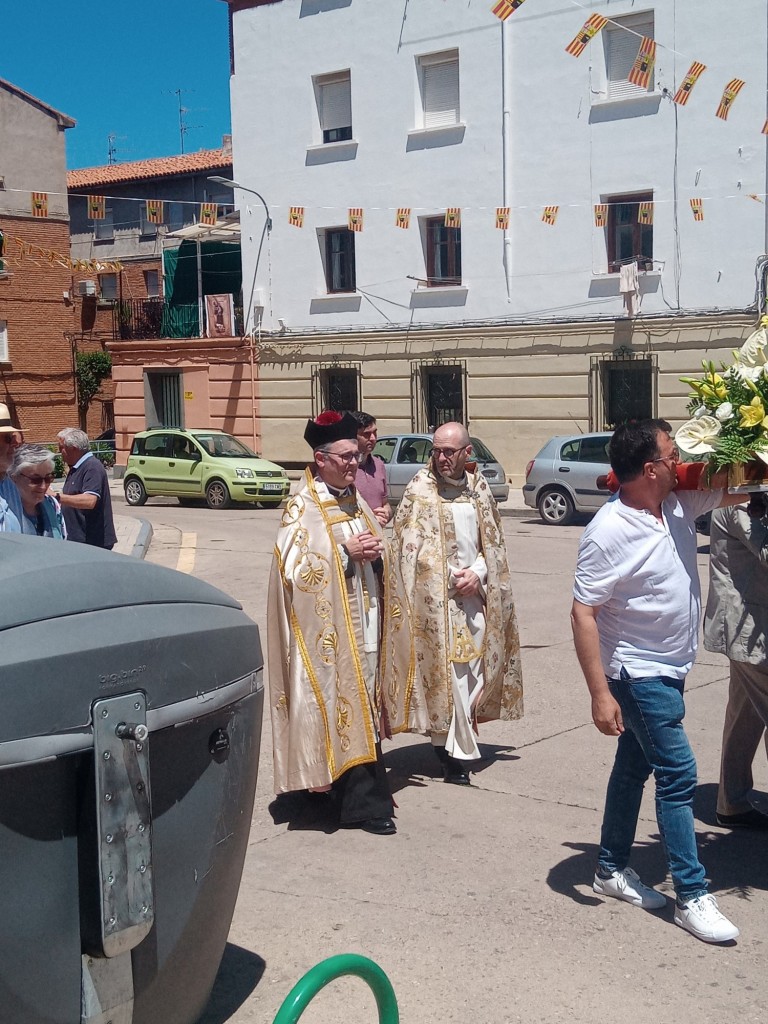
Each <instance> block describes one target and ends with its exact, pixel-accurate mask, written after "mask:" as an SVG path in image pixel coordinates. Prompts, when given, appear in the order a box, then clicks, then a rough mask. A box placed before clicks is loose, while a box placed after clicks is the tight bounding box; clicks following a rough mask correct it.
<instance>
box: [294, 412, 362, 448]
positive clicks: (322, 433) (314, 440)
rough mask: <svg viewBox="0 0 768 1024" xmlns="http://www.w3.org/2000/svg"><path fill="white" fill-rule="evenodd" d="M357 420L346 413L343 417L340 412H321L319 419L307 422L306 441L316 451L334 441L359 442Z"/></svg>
mask: <svg viewBox="0 0 768 1024" xmlns="http://www.w3.org/2000/svg"><path fill="white" fill-rule="evenodd" d="M357 430H358V425H357V420H356V419H355V417H354V416H350V414H349V413H348V412H345V413H344V415H343V416H342V415H341V413H339V412H334V411H333V410H332V409H327V410H326V411H325V412H321V413H320V415H319V416H318V417H317V419H314V420H307V429H306V430H305V431H304V440H305V441H306V442H307V444H309V445H310V446H311V448H312V451H316V450H317V449H318V448H324V447H325V445H327V444H333V442H334V441H351V440H353V439H354V440H355V441H356V440H357Z"/></svg>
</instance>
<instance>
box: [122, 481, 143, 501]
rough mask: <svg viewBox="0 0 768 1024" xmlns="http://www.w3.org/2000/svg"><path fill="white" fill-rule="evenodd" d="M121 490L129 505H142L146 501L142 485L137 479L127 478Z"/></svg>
mask: <svg viewBox="0 0 768 1024" xmlns="http://www.w3.org/2000/svg"><path fill="white" fill-rule="evenodd" d="M123 490H124V492H125V500H126V502H127V503H128V504H129V505H143V504H144V502H145V501H146V500H147V492H146V491H145V490H144V484H143V483H142V482H141V480H139V479H138V477H135V476H131V477H128V479H127V480H126V481H125V484H124V485H123Z"/></svg>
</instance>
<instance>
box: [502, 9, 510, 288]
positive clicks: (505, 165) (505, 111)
mask: <svg viewBox="0 0 768 1024" xmlns="http://www.w3.org/2000/svg"><path fill="white" fill-rule="evenodd" d="M511 29H512V19H511V18H507V19H506V20H505V21H502V23H501V115H502V120H501V173H502V183H501V193H502V205H503V206H509V207H511V205H512V203H511V202H510V194H511V192H512V185H511V178H512V107H511V104H512V68H511V61H512V46H511V36H510V32H511ZM504 277H505V280H506V283H507V302H511V301H512V235H511V233H510V228H505V229H504Z"/></svg>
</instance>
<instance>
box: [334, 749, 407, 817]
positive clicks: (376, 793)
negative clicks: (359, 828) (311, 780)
mask: <svg viewBox="0 0 768 1024" xmlns="http://www.w3.org/2000/svg"><path fill="white" fill-rule="evenodd" d="M333 791H334V793H335V794H336V801H337V803H338V807H339V823H340V824H341V825H351V824H353V823H354V822H356V821H366V820H367V819H368V818H389V817H391V815H392V810H393V804H392V793H391V791H390V788H389V782H388V781H387V771H386V769H385V767H384V760H383V758H382V756H381V744H380V743H377V744H376V760H375V761H372V762H370V763H369V764H358V765H355V767H354V768H350V769H349V770H348V771H346V772H344V774H343V775H342V776H340V778H338V779H337V780H336V781H335V782H334V784H333Z"/></svg>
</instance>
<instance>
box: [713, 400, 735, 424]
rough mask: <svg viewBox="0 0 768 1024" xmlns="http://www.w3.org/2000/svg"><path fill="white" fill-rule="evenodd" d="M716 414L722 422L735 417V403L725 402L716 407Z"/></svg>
mask: <svg viewBox="0 0 768 1024" xmlns="http://www.w3.org/2000/svg"><path fill="white" fill-rule="evenodd" d="M715 416H716V417H717V419H718V420H720V422H721V423H727V422H728V420H730V419H733V405H732V404H731V403H730V402H723V403H722V405H718V407H717V408H716V409H715Z"/></svg>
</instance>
